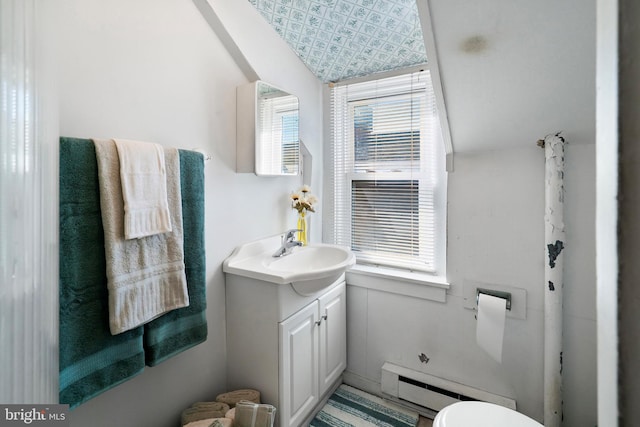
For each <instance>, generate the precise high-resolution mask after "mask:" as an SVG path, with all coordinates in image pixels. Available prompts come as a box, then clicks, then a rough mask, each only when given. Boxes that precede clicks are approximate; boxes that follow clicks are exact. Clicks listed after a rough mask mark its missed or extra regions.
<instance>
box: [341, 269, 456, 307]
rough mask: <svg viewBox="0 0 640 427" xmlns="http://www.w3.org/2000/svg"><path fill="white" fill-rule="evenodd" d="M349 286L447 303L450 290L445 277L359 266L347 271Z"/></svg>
mask: <svg viewBox="0 0 640 427" xmlns="http://www.w3.org/2000/svg"><path fill="white" fill-rule="evenodd" d="M347 285H351V286H358V287H362V288H367V289H373V290H377V291H382V292H390V293H394V294H398V295H405V296H410V297H415V298H421V299H427V300H432V301H438V302H446V298H447V290H448V289H449V283H448V282H447V281H446V279H445V278H443V277H438V276H432V275H430V274H426V273H417V272H412V271H403V270H396V269H391V268H384V267H374V266H367V265H357V264H356V265H355V266H353V268H351V269H350V270H348V271H347Z"/></svg>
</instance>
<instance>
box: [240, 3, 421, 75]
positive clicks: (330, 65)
mask: <svg viewBox="0 0 640 427" xmlns="http://www.w3.org/2000/svg"><path fill="white" fill-rule="evenodd" d="M248 1H249V2H250V3H251V4H252V5H253V6H254V7H255V8H256V9H257V10H258V11H259V12H260V14H261V15H262V16H263V17H264V18H265V19H266V20H267V22H269V23H270V24H271V26H272V27H273V28H274V30H275V31H276V32H277V33H278V34H279V35H280V36H281V37H282V38H283V39H284V40H285V41H286V42H287V44H288V45H289V46H290V47H291V48H292V49H293V50H294V52H296V54H297V55H298V56H299V57H300V59H301V60H302V61H303V62H304V63H305V64H306V65H307V67H308V68H309V69H310V70H311V71H312V72H313V73H314V74H315V75H316V76H317V77H318V78H319V79H320V80H321V81H322V82H325V83H326V82H332V81H339V80H346V79H349V78H353V77H360V76H366V75H370V74H374V73H378V72H383V71H391V70H396V69H402V68H407V67H410V66H415V65H420V64H425V63H426V62H427V56H426V53H425V47H424V42H423V36H422V29H421V27H420V20H419V17H418V9H417V7H416V3H415V0H248Z"/></svg>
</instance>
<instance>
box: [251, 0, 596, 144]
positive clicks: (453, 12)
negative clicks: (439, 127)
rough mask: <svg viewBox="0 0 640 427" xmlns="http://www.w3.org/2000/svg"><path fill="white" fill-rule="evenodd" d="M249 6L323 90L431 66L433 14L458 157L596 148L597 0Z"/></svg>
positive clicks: (384, 0) (322, 0) (308, 0)
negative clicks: (553, 140) (428, 26)
mask: <svg viewBox="0 0 640 427" xmlns="http://www.w3.org/2000/svg"><path fill="white" fill-rule="evenodd" d="M245 1H249V2H250V3H251V4H252V5H253V6H254V7H255V8H256V9H257V10H258V11H259V13H260V14H261V15H262V16H263V17H264V18H265V19H266V20H267V21H268V22H269V23H270V24H271V26H272V28H273V29H274V30H275V31H276V32H277V33H278V34H279V35H280V36H281V37H282V38H283V39H284V40H285V41H286V42H287V44H288V45H289V46H290V47H291V48H292V49H293V50H294V51H295V52H296V53H297V55H298V57H299V58H300V59H301V60H302V61H303V62H304V63H305V64H306V66H307V67H308V68H309V69H310V70H311V71H312V72H313V73H314V74H315V75H316V76H317V77H318V78H319V79H320V80H321V81H323V82H330V81H338V80H344V79H348V78H352V77H359V76H366V75H370V74H374V73H377V72H381V71H388V70H393V69H401V68H406V67H409V66H413V65H420V64H424V63H426V61H427V55H426V53H425V47H424V38H423V35H422V33H421V31H422V29H421V26H420V19H419V18H420V16H419V8H418V7H416V2H418V3H421V5H427V6H428V9H429V11H430V14H431V23H432V25H433V28H432V31H433V38H434V41H435V47H436V54H437V62H438V66H439V70H440V78H441V82H442V87H443V91H444V103H445V105H446V110H447V111H446V113H447V117H448V122H449V127H450V132H451V140H452V143H453V148H454V151H455V152H465V151H477V150H491V149H502V148H510V147H522V146H535V142H536V141H537V140H538V139H540V138H543V137H544V136H546V135H548V134H551V133H556V132H559V131H561V132H562V134H563V136H564V137H565V139H566V140H567V141H568V142H569V143H570V144H573V143H589V144H593V143H594V142H595V89H596V88H595V60H596V58H595V40H596V4H595V3H596V2H595V0H562V1H558V0H536V1H514V0H481V1H477V0H474V1H471V0H245ZM422 18H423V22H428V21H427V20H424V17H422ZM429 54H432V52H429Z"/></svg>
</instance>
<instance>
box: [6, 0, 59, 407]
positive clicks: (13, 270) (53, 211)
mask: <svg viewBox="0 0 640 427" xmlns="http://www.w3.org/2000/svg"><path fill="white" fill-rule="evenodd" d="M36 5H37V0H0V378H2V381H0V402H1V403H3V404H11V403H21V404H27V403H32V404H46V403H57V401H58V243H57V240H58V239H57V234H58V233H57V230H58V209H57V205H58V201H57V200H58V199H57V194H58V184H57V182H58V180H57V176H58V149H57V138H56V136H55V133H53V132H51V131H50V130H47V129H45V126H43V125H42V123H43V120H42V119H43V117H42V114H43V111H42V106H43V105H46V104H47V102H42V94H41V93H40V91H39V83H40V81H41V76H42V75H43V74H44V73H42V67H41V61H40V59H41V55H40V54H41V51H39V48H40V47H39V43H38V37H37V36H38V32H37V31H38V30H37V28H38V22H37V8H36Z"/></svg>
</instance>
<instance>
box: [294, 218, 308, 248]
mask: <svg viewBox="0 0 640 427" xmlns="http://www.w3.org/2000/svg"><path fill="white" fill-rule="evenodd" d="M296 228H297V229H298V230H299V231H298V241H300V242H302V246H307V218H306V217H305V212H298V225H297V227H296Z"/></svg>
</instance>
